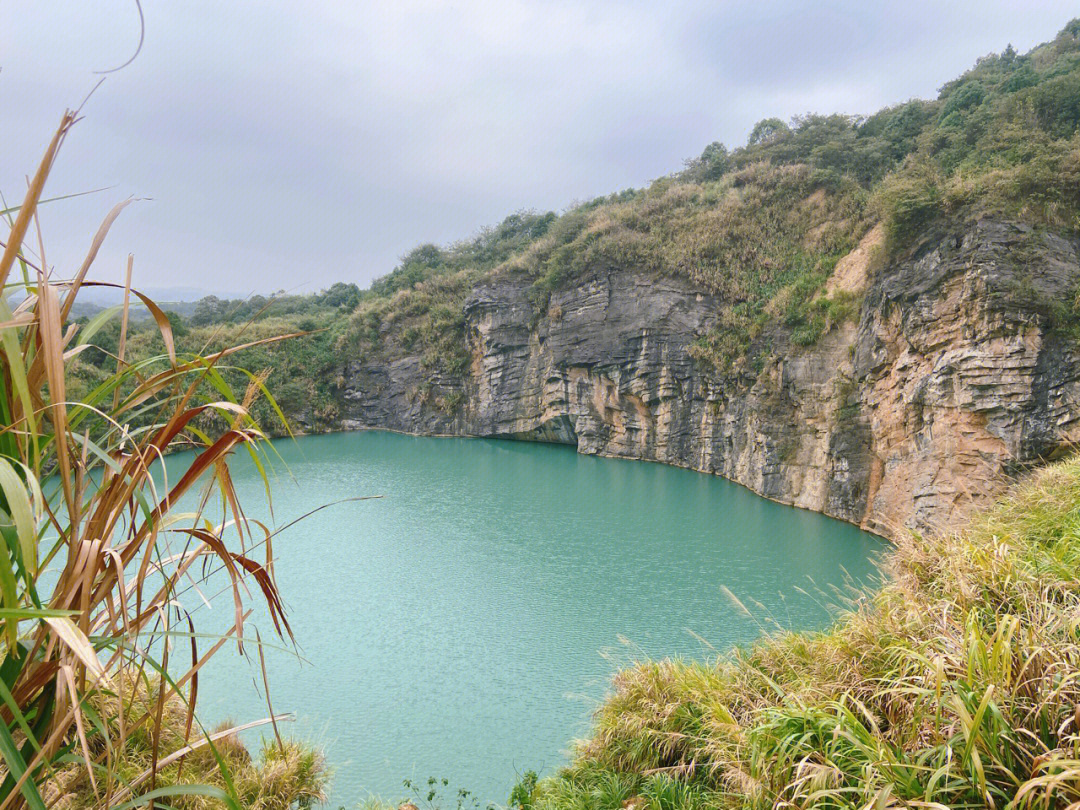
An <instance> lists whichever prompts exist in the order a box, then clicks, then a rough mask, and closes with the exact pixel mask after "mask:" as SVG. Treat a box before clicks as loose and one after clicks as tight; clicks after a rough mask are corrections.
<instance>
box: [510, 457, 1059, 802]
mask: <svg viewBox="0 0 1080 810" xmlns="http://www.w3.org/2000/svg"><path fill="white" fill-rule="evenodd" d="M886 570H887V572H888V574H889V575H890V581H889V582H888V584H887V585H886V586H885V587H884V589H883V590H882V591H881V592H880V593H879V594H877V595H876V596H863V597H861V598H859V599H857V600H856V601H855V603H854V604H852V605H851V606H850V607H849V609H848V610H847V611H846V612H845V613H844V614H843V615H842V616H841V617H840V619H839V621H838V622H837V624H836V625H835V626H834V627H833V628H832V629H831V630H829V631H827V632H823V633H816V634H808V633H789V634H780V635H776V636H773V637H769V638H767V639H765V640H764V641H762V642H760V643H758V644H756V645H754V646H752V647H750V648H748V649H743V650H740V651H737V652H736V653H735V654H734V655H733V656H732V657H730V658H723V659H720V660H717V661H715V662H711V663H693V662H686V661H677V660H674V661H673V660H665V661H651V662H645V663H642V664H639V665H637V666H635V667H632V668H630V669H627V670H624V671H622V672H620V673H619V674H618V675H617V676H616V679H615V692H614V694H613V695H612V696H611V697H610V699H609V700H608V701H607V702H606V703H605V704H604V705H603V706H602V707H601V708H600V709H599V711H598V712H597V715H596V727H595V732H594V734H593V737H592V738H591V739H589V740H587V741H586V742H584V743H582V744H581V745H580V747H579V749H578V752H577V756H576V758H575V760H574V762H573V764H572V765H571V766H570V767H568V768H566V769H565V770H564V771H562V772H561V773H560V774H559V775H557V776H556V777H554V778H549V779H546V780H543V781H541V782H540V784H539V785H538V786H537V787H536V788H535V790H533V791H532V792H531V794H530V797H529V801H530V802H531V804H532V806H533V807H535V808H537V810H547V808H551V809H552V810H553V809H554V808H560V809H561V808H567V807H574V808H581V810H617V809H618V808H622V807H624V806H629V805H627V804H626V802H628V801H630V802H633V803H634V804H635V806H640V807H649V808H661V807H663V808H667V809H668V810H673V809H675V808H687V809H689V808H698V807H701V808H704V807H711V808H726V807H731V808H735V807H749V808H772V807H822V808H825V807H829V808H865V807H901V806H902V807H911V806H923V807H949V808H962V807H972V808H974V807H1006V806H1008V807H1024V808H1028V807H1030V808H1056V807H1062V808H1064V807H1069V806H1075V805H1074V804H1073V803H1075V802H1077V801H1080V708H1078V707H1080V680H1078V678H1077V673H1078V672H1080V621H1078V617H1080V460H1071V461H1067V462H1063V463H1059V464H1057V465H1055V466H1052V467H1049V468H1047V469H1044V470H1042V471H1040V472H1039V473H1037V474H1036V475H1035V476H1034V477H1032V478H1031V479H1029V480H1028V481H1026V482H1024V483H1021V484H1020V485H1018V486H1017V487H1016V488H1015V490H1014V492H1013V493H1012V494H1011V495H1010V496H1009V497H1007V498H1006V499H1005V500H1004V501H1003V502H1002V503H1001V504H999V505H998V506H997V507H995V508H993V509H991V510H989V511H988V512H986V513H985V514H983V515H981V516H979V517H977V518H976V519H975V520H974V521H973V523H972V524H971V525H970V527H969V528H968V529H967V530H966V531H965V532H964V533H962V534H939V535H935V536H928V537H917V536H912V537H905V538H901V539H900V540H899V542H898V544H897V547H896V549H895V550H894V551H893V552H892V553H891V554H890V556H889V558H888V560H887V564H886ZM740 608H741V605H740ZM635 797H639V798H635Z"/></svg>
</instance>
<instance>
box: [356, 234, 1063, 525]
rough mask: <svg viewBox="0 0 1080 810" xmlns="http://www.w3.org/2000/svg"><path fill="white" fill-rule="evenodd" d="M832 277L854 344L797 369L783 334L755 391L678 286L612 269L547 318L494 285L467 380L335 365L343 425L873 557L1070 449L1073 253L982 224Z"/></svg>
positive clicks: (470, 338)
mask: <svg viewBox="0 0 1080 810" xmlns="http://www.w3.org/2000/svg"><path fill="white" fill-rule="evenodd" d="M862 249H863V253H864V254H865V253H866V252H867V251H866V246H865V245H864V246H863V248H862ZM857 258H858V257H854V258H853V261H854V259H857ZM862 265H863V269H864V272H865V266H866V263H865V262H863V263H862ZM839 267H840V269H841V270H842V271H843V273H844V278H843V279H840V280H839V282H838V283H842V284H843V285H845V286H847V287H851V286H852V285H855V286H857V287H862V288H864V290H865V291H864V293H863V294H864V303H863V306H862V310H861V316H860V319H859V322H858V323H857V324H855V323H847V324H844V325H841V326H839V327H836V328H834V329H832V330H831V331H830V332H828V333H827V334H826V335H825V336H824V337H823V338H821V339H820V340H819V341H818V342H817V344H815V345H814V346H812V347H809V348H802V347H798V346H795V345H793V344H792V343H791V342H790V340H789V335H788V334H787V333H786V332H785V330H784V328H783V327H779V326H778V327H775V328H773V329H771V330H770V331H768V332H767V333H765V334H763V335H761V336H759V337H758V338H756V339H755V342H754V345H753V346H752V347H751V354H752V355H754V356H755V357H756V358H758V362H757V363H756V367H757V368H760V371H754V370H749V368H750V367H749V366H748V370H745V371H742V372H740V373H737V374H734V373H733V374H724V375H721V374H718V373H717V372H715V371H714V370H712V369H708V368H703V367H702V366H700V365H699V364H698V363H695V361H693V360H692V359H691V357H690V355H689V352H688V349H689V347H690V344H691V343H692V342H693V341H694V339H695V338H696V337H697V336H699V335H701V334H703V333H704V332H706V331H707V330H708V329H709V328H710V327H712V326H714V325H715V324H716V323H717V319H718V317H719V313H720V311H721V309H722V308H723V307H724V306H726V302H722V301H720V300H718V299H716V298H714V297H712V296H710V295H706V294H702V293H700V292H698V291H696V290H694V289H692V288H691V287H690V286H689V285H688V284H687V283H685V282H683V281H680V280H677V279H671V278H657V277H654V276H651V275H648V274H644V273H637V272H634V271H633V270H629V269H625V268H609V269H606V270H601V271H597V272H594V273H593V274H592V275H590V276H589V277H588V278H587V279H585V280H583V281H581V282H580V283H579V284H578V285H577V286H574V287H572V288H570V289H566V290H563V291H560V292H557V293H555V294H553V295H552V297H551V301H550V303H549V305H548V307H547V309H546V310H545V311H544V312H538V311H536V310H535V309H534V307H533V305H532V304H530V301H529V298H528V296H527V290H528V282H527V281H524V280H514V279H504V280H498V281H493V282H490V283H486V284H483V285H481V286H478V287H477V288H476V289H474V290H473V292H472V295H471V296H470V298H469V300H468V302H467V303H466V306H465V315H466V328H465V336H464V339H465V340H466V341H467V343H468V346H469V350H470V355H471V358H472V361H471V365H470V367H469V369H468V371H467V373H466V374H465V375H464V378H462V377H461V376H456V377H450V376H446V375H439V374H435V375H432V374H430V373H429V372H427V371H425V370H424V369H423V368H422V367H421V363H420V358H419V357H417V356H411V355H409V354H407V353H405V352H403V351H399V352H397V355H396V356H397V359H393V360H389V361H385V362H382V361H380V362H368V363H359V362H353V363H348V364H347V367H346V372H345V389H344V398H343V402H342V413H343V420H342V426H343V427H353V428H356V427H383V428H390V429H395V430H403V431H408V432H414V433H429V434H459V435H472V436H502V437H509V438H516V439H531V440H539V441H549V442H561V443H566V444H573V445H576V446H577V448H578V450H579V451H580V452H582V453H598V454H604V455H611V456H620V457H626V458H639V459H649V460H653V461H660V462H665V463H669V464H676V465H679V466H684V467H690V468H693V469H695V470H700V471H703V472H710V473H716V474H719V475H722V476H724V477H726V478H729V479H731V480H733V481H736V482H738V483H740V484H743V485H745V486H747V487H749V488H750V489H752V490H754V491H755V492H758V493H760V494H762V495H765V496H767V497H770V498H773V499H775V500H778V501H781V502H784V503H790V504H794V505H797V506H800V507H805V508H807V509H813V510H816V511H820V512H824V513H826V514H828V515H832V516H834V517H838V518H841V519H843V520H847V521H851V522H853V523H857V524H860V525H862V526H864V527H865V528H867V529H870V530H872V531H875V532H877V533H879V534H883V535H886V536H889V535H893V534H895V533H896V532H897V531H900V530H903V529H915V530H926V529H929V528H932V527H937V526H949V525H955V524H956V522H957V521H958V520H959V519H961V518H962V517H963V516H964V515H965V514H966V513H967V512H968V511H969V510H970V509H972V508H973V507H975V506H977V505H979V504H980V503H982V502H985V501H986V500H989V499H992V498H995V497H997V496H998V495H1000V493H1001V492H1002V490H1003V488H1004V487H1005V486H1006V484H1007V482H1008V479H1009V477H1010V476H1013V475H1015V474H1016V473H1017V472H1018V471H1020V470H1022V469H1024V468H1025V466H1026V465H1030V464H1033V463H1038V462H1040V461H1042V460H1045V459H1047V458H1050V457H1052V456H1053V455H1055V454H1058V453H1061V452H1063V451H1064V450H1065V449H1066V448H1067V447H1068V445H1069V444H1070V443H1071V442H1073V441H1075V440H1076V439H1077V438H1080V351H1078V347H1077V345H1076V342H1075V339H1074V338H1072V337H1069V336H1068V335H1066V334H1065V333H1064V330H1062V329H1061V328H1060V326H1061V325H1060V324H1059V323H1058V322H1057V321H1058V320H1059V319H1058V318H1056V317H1055V314H1054V313H1055V309H1054V305H1055V303H1057V304H1058V305H1059V309H1058V310H1056V311H1060V306H1061V305H1065V306H1068V305H1071V302H1072V297H1073V296H1074V294H1075V292H1076V289H1077V286H1078V284H1080V246H1078V245H1077V244H1075V243H1073V242H1070V241H1067V240H1064V239H1062V238H1060V237H1057V236H1054V235H1052V234H1049V233H1046V232H1042V231H1036V230H1033V229H1031V228H1028V227H1026V226H1023V225H1017V224H1013V223H1008V222H1000V221H991V220H983V221H980V222H978V223H973V224H970V225H968V226H966V227H964V228H961V229H957V230H956V231H954V232H951V233H948V234H946V235H944V236H939V237H935V238H934V239H932V240H927V242H926V243H925V244H923V245H922V247H921V248H919V249H918V250H917V251H915V252H914V253H913V254H912V255H911V256H909V257H907V258H905V259H902V260H898V261H896V262H894V263H892V264H890V265H887V266H885V267H883V268H881V269H879V270H877V271H876V272H875V273H873V274H872V275H870V276H869V277H868V278H865V279H860V278H859V277H858V269H857V268H856V269H855V270H853V269H852V263H851V262H848V263H841V265H840V266H839ZM391 356H394V355H393V353H392V354H391Z"/></svg>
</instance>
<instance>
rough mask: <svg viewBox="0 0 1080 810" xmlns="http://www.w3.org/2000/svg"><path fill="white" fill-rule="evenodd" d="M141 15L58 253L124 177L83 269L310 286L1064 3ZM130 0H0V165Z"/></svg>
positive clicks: (902, 91)
mask: <svg viewBox="0 0 1080 810" xmlns="http://www.w3.org/2000/svg"><path fill="white" fill-rule="evenodd" d="M145 7H146V19H147V37H146V44H145V46H144V50H143V53H142V54H141V55H140V56H139V58H138V59H137V60H136V61H135V63H134V64H132V65H131V66H130V67H129V68H127V69H125V70H124V71H121V72H120V73H117V74H114V75H113V76H110V77H109V79H108V80H107V81H106V83H105V85H104V86H103V87H102V88H101V90H99V91H98V94H97V95H96V96H95V97H94V98H93V99H92V100H91V102H90V104H89V105H88V106H87V110H86V112H87V118H86V120H85V121H84V122H82V123H81V124H80V125H79V127H78V128H77V129H76V131H75V132H74V133H73V134H72V136H71V138H70V140H69V142H68V143H67V144H66V146H65V150H64V153H63V155H62V158H61V161H60V164H59V165H58V167H57V171H56V173H55V175H54V179H53V181H52V183H51V187H50V190H51V191H52V192H54V193H63V192H68V191H73V190H79V189H85V188H93V187H96V186H100V185H103V184H112V185H115V188H114V189H112V190H110V191H108V192H106V193H104V194H102V195H98V196H96V197H88V198H82V199H80V200H77V201H71V202H66V203H58V204H55V205H53V206H50V208H49V209H48V210H47V211H46V212H45V213H44V216H43V224H44V225H45V228H46V234H47V237H48V244H49V256H48V258H49V261H50V262H51V263H52V264H54V265H56V266H57V269H58V271H59V272H61V273H63V272H65V271H70V268H71V267H72V266H74V265H75V264H76V263H77V261H78V260H79V258H81V256H80V252H81V251H82V250H83V249H85V246H86V244H87V242H88V241H89V238H90V236H91V235H92V233H93V230H94V229H95V228H96V224H97V220H98V219H99V218H100V217H101V216H102V215H103V214H104V213H105V211H106V210H107V209H108V207H109V206H110V205H111V203H112V202H113V201H115V200H116V199H120V198H122V197H124V196H126V195H128V194H135V195H139V196H151V197H153V198H154V201H153V202H147V203H142V204H140V205H139V206H132V207H131V208H129V209H128V211H126V212H125V214H124V215H123V217H122V218H121V220H120V221H119V223H118V224H117V226H116V229H115V231H114V233H113V234H112V235H110V238H109V241H108V242H107V243H106V248H105V249H104V250H103V251H102V254H101V258H100V260H99V268H98V273H99V275H100V276H103V277H110V278H115V277H117V276H118V274H119V272H120V268H121V267H122V265H123V257H124V255H126V253H127V252H128V251H129V250H130V251H132V252H134V253H135V254H136V266H137V268H138V273H139V276H138V280H139V281H140V282H141V283H143V284H145V285H148V286H168V285H170V284H175V285H196V286H201V287H204V288H209V289H226V290H233V289H250V290H257V291H262V292H265V291H271V290H274V289H278V288H287V289H294V288H299V289H306V290H313V289H318V288H319V287H321V286H326V285H329V284H331V283H333V282H334V281H337V280H341V279H348V280H355V281H358V282H360V283H366V282H367V281H370V279H371V278H373V277H374V276H376V275H380V274H382V273H385V272H387V271H388V270H389V269H391V268H392V266H393V265H394V263H395V261H396V258H397V257H398V256H399V255H401V254H402V253H404V252H405V251H407V250H408V249H409V248H411V247H412V246H414V245H415V244H417V243H419V242H422V241H439V242H444V241H452V240H455V239H458V238H462V237H466V236H468V235H470V234H471V233H473V232H475V231H476V230H477V229H478V228H479V227H481V226H483V225H486V224H491V223H494V222H496V221H498V220H499V219H501V218H502V217H503V216H505V215H506V214H507V213H509V212H511V211H513V210H516V209H519V208H525V207H531V208H540V209H547V208H554V209H560V208H562V207H564V206H566V205H567V204H569V203H571V202H572V201H574V200H577V199H586V198H588V197H591V196H594V195H596V194H601V193H606V192H609V191H614V190H618V189H622V188H626V187H628V186H635V185H642V184H644V183H646V182H648V181H649V180H650V179H651V178H653V177H656V176H658V175H662V174H665V173H667V172H669V171H672V170H675V169H677V168H678V167H679V166H680V165H681V162H682V160H683V159H684V158H687V157H690V156H692V155H693V154H695V153H697V152H698V151H700V149H701V148H702V147H703V146H704V145H705V144H706V143H708V142H709V141H712V140H716V139H720V140H724V141H725V142H727V143H729V144H736V143H739V142H741V141H742V140H743V139H744V138H745V134H746V132H748V131H749V129H750V127H751V126H752V124H753V122H754V121H755V120H757V119H758V118H761V117H764V116H766V115H780V116H782V117H788V116H790V115H793V114H796V113H802V112H807V111H810V110H816V111H823V112H831V111H844V112H872V111H874V110H875V109H876V108H878V107H879V106H882V105H884V104H889V103H896V102H900V101H903V100H905V99H907V98H909V97H912V96H915V95H921V96H927V95H932V94H933V93H934V92H935V90H936V88H937V87H938V86H940V85H941V84H942V83H943V82H944V81H946V80H948V79H951V78H953V77H954V76H955V75H957V74H958V73H960V72H961V71H963V70H964V69H966V68H967V67H969V66H970V65H971V64H972V63H973V62H974V60H975V58H976V57H977V56H979V55H981V54H984V53H987V52H990V51H995V50H1000V49H1001V48H1003V47H1004V46H1005V44H1006V43H1008V42H1010V41H1011V42H1012V43H1013V44H1014V45H1016V47H1018V48H1027V47H1030V46H1031V45H1033V44H1035V43H1037V42H1039V41H1042V40H1045V39H1048V38H1050V37H1052V36H1053V35H1054V34H1055V33H1056V31H1057V30H1058V29H1059V28H1060V27H1061V26H1062V25H1063V24H1064V23H1065V22H1066V20H1067V19H1068V18H1069V17H1070V16H1072V14H1074V13H1075V11H1074V7H1073V3H1071V2H1051V0H1041V2H1034V3H1027V4H1025V5H1024V7H1023V8H1021V6H1020V5H1019V4H1017V3H1015V2H1011V0H991V1H990V2H956V3H939V2H933V3H931V2H928V0H918V1H917V2H909V3H905V4H882V3H867V2H839V1H837V0H833V1H832V2H828V1H826V2H799V1H797V0H784V1H783V2H780V0H775V1H773V2H768V1H764V2H763V1H762V0H758V2H743V0H737V1H736V0H727V1H726V2H693V1H692V0H684V1H681V2H679V1H676V2H655V3H649V2H568V1H567V2H564V1H563V0H528V1H526V0H499V1H498V2H468V3H449V2H436V1H435V0H407V2H395V3H374V2H372V3H360V4H351V3H350V4H346V3H332V2H308V3H300V2H284V0H277V1H276V2H263V3H252V2H236V3H210V2H204V0H199V2H183V3H167V2H159V3H154V2H150V1H149V0H148V1H147V2H146V3H145ZM136 34H137V31H136V30H135V23H134V14H133V10H132V6H131V4H130V2H124V1H121V0H114V1H113V2H102V3H98V4H87V3H81V2H75V1H74V0H71V1H70V2H51V3H38V4H22V5H21V6H19V5H17V4H4V6H3V8H2V9H0V66H2V68H3V70H2V72H0V105H2V108H3V110H4V113H5V147H4V150H3V152H2V154H3V158H4V159H3V163H2V164H0V190H3V191H4V193H5V194H6V195H7V196H8V197H9V198H11V197H13V196H17V195H18V192H19V189H20V188H21V185H22V182H23V181H22V177H23V175H24V174H26V173H28V172H30V171H32V169H33V166H34V165H35V163H36V160H37V159H38V156H39V154H40V150H41V149H42V148H43V147H44V145H45V143H46V142H47V139H48V136H49V133H50V128H51V127H52V126H54V125H55V122H56V121H57V120H58V118H59V114H60V112H61V111H62V109H63V107H64V106H65V105H69V104H72V103H74V102H77V101H78V100H79V99H80V98H81V96H82V95H83V94H84V93H85V91H86V90H87V89H88V88H89V87H90V86H91V84H92V83H93V81H95V80H96V77H94V76H93V74H92V73H91V71H92V70H94V69H99V68H103V67H109V66H112V65H115V64H118V63H119V62H122V61H123V60H124V58H126V56H127V55H128V54H129V53H130V49H131V48H132V47H133V45H134V40H135V37H136Z"/></svg>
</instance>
